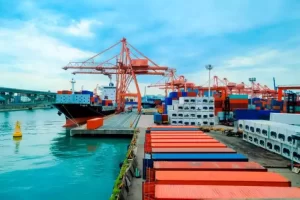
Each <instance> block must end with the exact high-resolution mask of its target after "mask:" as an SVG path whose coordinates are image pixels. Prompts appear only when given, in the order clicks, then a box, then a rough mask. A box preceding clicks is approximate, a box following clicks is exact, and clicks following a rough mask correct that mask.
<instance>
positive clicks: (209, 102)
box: [168, 93, 215, 126]
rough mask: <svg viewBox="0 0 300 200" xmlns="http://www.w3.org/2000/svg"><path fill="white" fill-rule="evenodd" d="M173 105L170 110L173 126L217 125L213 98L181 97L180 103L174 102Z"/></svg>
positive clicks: (170, 120) (170, 119)
mask: <svg viewBox="0 0 300 200" xmlns="http://www.w3.org/2000/svg"><path fill="white" fill-rule="evenodd" d="M188 95H189V93H188ZM172 104H173V106H172V107H169V110H168V115H169V122H170V123H171V125H179V126H182V125H185V126H190V125H191V126H195V125H196V126H202V125H203V126H214V125H215V112H214V98H212V97H211V98H208V97H179V101H177V100H173V103H172Z"/></svg>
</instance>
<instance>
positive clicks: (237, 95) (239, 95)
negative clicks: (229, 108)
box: [229, 94, 248, 99]
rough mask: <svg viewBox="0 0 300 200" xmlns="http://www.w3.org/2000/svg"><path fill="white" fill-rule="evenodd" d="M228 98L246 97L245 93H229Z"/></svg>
mask: <svg viewBox="0 0 300 200" xmlns="http://www.w3.org/2000/svg"><path fill="white" fill-rule="evenodd" d="M229 99H248V95H247V94H230V95H229Z"/></svg>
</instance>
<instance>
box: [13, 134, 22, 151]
mask: <svg viewBox="0 0 300 200" xmlns="http://www.w3.org/2000/svg"><path fill="white" fill-rule="evenodd" d="M13 141H14V143H15V154H18V153H19V148H20V143H21V141H22V137H13Z"/></svg>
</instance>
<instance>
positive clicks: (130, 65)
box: [63, 38, 168, 113]
mask: <svg viewBox="0 0 300 200" xmlns="http://www.w3.org/2000/svg"><path fill="white" fill-rule="evenodd" d="M118 45H121V52H120V53H118V54H117V55H114V56H112V57H110V58H109V59H107V60H105V61H103V62H99V63H97V62H95V59H96V58H99V57H100V56H101V55H102V54H103V53H105V52H107V51H109V50H111V49H113V48H114V47H116V46H118ZM131 50H134V51H135V53H137V54H138V55H140V56H141V57H142V58H139V57H138V56H136V55H135V53H133V52H132V51H131ZM132 55H133V56H134V57H135V58H134V59H132ZM114 59H115V60H116V63H115V64H114V63H112V62H113V60H114ZM149 62H150V63H151V64H152V65H153V66H150V65H149ZM63 69H65V70H67V69H79V71H74V72H73V74H103V75H106V76H109V77H111V75H116V103H117V111H116V112H117V113H120V112H123V111H124V110H125V97H126V96H136V97H137V99H138V111H139V112H140V111H141V99H142V98H141V92H140V89H139V85H138V81H137V75H162V76H164V75H165V72H166V71H167V70H168V67H162V66H158V65H157V64H156V63H154V62H153V61H152V60H151V59H149V58H148V57H146V56H145V55H144V54H142V53H141V52H140V51H138V50H137V49H136V48H135V47H133V46H132V45H130V44H129V43H128V42H127V40H126V39H125V38H123V39H122V40H120V41H119V42H117V43H116V44H114V45H112V46H111V47H109V48H107V49H105V50H104V51H102V52H100V53H98V54H96V55H94V56H92V57H91V58H89V59H87V60H86V61H84V62H70V63H69V64H68V65H67V66H65V67H63ZM132 81H133V82H134V85H135V88H136V91H137V93H136V94H133V93H130V94H129V93H128V89H129V85H130V84H131V82H132Z"/></svg>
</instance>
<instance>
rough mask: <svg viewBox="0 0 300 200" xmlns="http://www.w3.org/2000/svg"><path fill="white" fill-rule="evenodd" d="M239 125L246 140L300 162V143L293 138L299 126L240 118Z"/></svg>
mask: <svg viewBox="0 0 300 200" xmlns="http://www.w3.org/2000/svg"><path fill="white" fill-rule="evenodd" d="M238 126H239V129H241V130H243V139H244V140H245V141H247V142H250V143H252V144H254V145H256V146H259V147H262V148H264V149H267V150H269V151H271V152H274V153H277V154H279V155H282V156H283V157H285V158H288V159H292V160H293V161H295V162H298V163H300V143H299V141H297V140H295V139H293V138H294V136H300V127H299V126H293V125H289V124H283V123H279V122H273V121H264V120H239V121H238Z"/></svg>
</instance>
